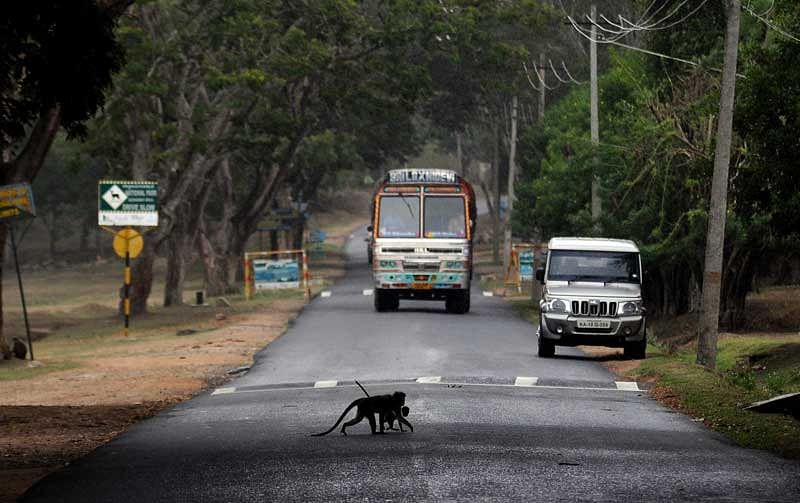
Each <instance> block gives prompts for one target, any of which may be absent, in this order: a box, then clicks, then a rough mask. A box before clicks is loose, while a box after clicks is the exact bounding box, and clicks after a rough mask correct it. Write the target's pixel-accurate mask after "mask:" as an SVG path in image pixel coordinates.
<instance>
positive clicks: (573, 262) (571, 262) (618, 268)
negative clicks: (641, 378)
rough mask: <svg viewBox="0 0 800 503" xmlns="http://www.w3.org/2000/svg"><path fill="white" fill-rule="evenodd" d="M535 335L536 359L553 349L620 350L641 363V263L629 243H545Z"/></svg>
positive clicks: (643, 342)
mask: <svg viewBox="0 0 800 503" xmlns="http://www.w3.org/2000/svg"><path fill="white" fill-rule="evenodd" d="M536 279H537V280H538V281H539V282H540V283H542V284H543V285H544V287H543V288H542V298H541V300H540V301H539V327H538V330H537V335H538V343H539V349H538V353H539V356H540V357H543V358H547V357H552V356H553V355H554V354H555V347H556V346H577V345H587V346H607V347H621V348H623V350H624V355H625V357H626V358H634V359H642V358H645V352H646V348H647V323H646V317H645V308H644V306H643V304H642V259H641V255H640V253H639V248H638V247H637V246H636V244H635V243H634V242H633V241H629V240H623V239H607V238H585V237H558V238H553V239H551V240H550V242H549V243H548V253H547V260H546V262H545V267H544V268H541V269H538V270H537V271H536Z"/></svg>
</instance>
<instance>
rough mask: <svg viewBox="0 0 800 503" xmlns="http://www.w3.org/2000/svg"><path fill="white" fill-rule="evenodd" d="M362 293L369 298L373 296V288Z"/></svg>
mask: <svg viewBox="0 0 800 503" xmlns="http://www.w3.org/2000/svg"><path fill="white" fill-rule="evenodd" d="M361 293H363V294H364V295H367V296H369V295H372V288H367V289H366V290H364V291H363V292H361Z"/></svg>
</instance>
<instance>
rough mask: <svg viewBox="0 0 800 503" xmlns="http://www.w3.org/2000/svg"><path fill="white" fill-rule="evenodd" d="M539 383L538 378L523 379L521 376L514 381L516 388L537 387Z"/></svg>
mask: <svg viewBox="0 0 800 503" xmlns="http://www.w3.org/2000/svg"><path fill="white" fill-rule="evenodd" d="M537 382H539V378H538V377H522V376H519V377H517V379H516V380H515V381H514V386H536V383H537Z"/></svg>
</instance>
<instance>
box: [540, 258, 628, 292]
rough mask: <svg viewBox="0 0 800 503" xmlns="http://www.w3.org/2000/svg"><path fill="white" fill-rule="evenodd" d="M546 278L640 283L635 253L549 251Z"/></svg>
mask: <svg viewBox="0 0 800 503" xmlns="http://www.w3.org/2000/svg"><path fill="white" fill-rule="evenodd" d="M547 279H549V280H554V281H598V282H599V281H603V282H608V283H637V284H638V283H640V279H641V274H640V271H639V256H638V254H636V253H626V252H602V251H569V250H550V264H549V266H548V272H547Z"/></svg>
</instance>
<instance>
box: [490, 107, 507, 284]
mask: <svg viewBox="0 0 800 503" xmlns="http://www.w3.org/2000/svg"><path fill="white" fill-rule="evenodd" d="M492 175H493V176H492V189H493V190H492V192H494V215H492V224H493V225H492V262H494V263H495V264H496V263H498V262H500V128H499V125H498V124H497V119H494V120H492ZM503 273H505V271H503Z"/></svg>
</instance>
